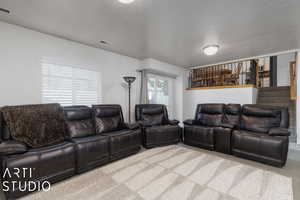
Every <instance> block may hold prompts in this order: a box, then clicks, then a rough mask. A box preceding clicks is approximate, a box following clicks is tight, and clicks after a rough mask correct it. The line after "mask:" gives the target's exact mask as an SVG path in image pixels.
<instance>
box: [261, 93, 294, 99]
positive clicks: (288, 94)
mask: <svg viewBox="0 0 300 200" xmlns="http://www.w3.org/2000/svg"><path fill="white" fill-rule="evenodd" d="M258 97H287V98H290V92H289V91H276V92H273V91H269V92H261V91H259V92H258Z"/></svg>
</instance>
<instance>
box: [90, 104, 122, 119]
mask: <svg viewBox="0 0 300 200" xmlns="http://www.w3.org/2000/svg"><path fill="white" fill-rule="evenodd" d="M92 108H93V109H94V112H95V116H96V117H114V116H117V115H120V111H121V109H120V107H119V106H97V105H95V106H93V107H92Z"/></svg>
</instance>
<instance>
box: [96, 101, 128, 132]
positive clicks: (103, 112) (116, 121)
mask: <svg viewBox="0 0 300 200" xmlns="http://www.w3.org/2000/svg"><path fill="white" fill-rule="evenodd" d="M92 109H93V115H94V122H95V128H96V134H101V133H106V132H111V131H117V130H120V129H122V128H123V126H122V125H123V123H124V119H123V114H122V109H121V106H120V105H93V106H92Z"/></svg>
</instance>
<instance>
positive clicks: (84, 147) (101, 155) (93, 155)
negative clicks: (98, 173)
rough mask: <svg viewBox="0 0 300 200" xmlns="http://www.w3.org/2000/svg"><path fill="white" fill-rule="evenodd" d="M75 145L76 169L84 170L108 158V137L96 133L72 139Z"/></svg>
mask: <svg viewBox="0 0 300 200" xmlns="http://www.w3.org/2000/svg"><path fill="white" fill-rule="evenodd" d="M72 141H73V142H74V143H75V147H76V158H77V160H76V167H77V171H78V172H81V171H85V170H88V169H91V168H94V167H96V166H99V165H101V164H103V163H105V162H107V161H108V160H109V147H108V144H109V142H108V137H105V136H101V135H97V136H90V137H84V138H74V139H73V140H72Z"/></svg>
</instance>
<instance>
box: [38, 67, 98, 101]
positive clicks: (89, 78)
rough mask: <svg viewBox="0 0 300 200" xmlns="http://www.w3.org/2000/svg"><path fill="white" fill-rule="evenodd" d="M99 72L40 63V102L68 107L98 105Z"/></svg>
mask: <svg viewBox="0 0 300 200" xmlns="http://www.w3.org/2000/svg"><path fill="white" fill-rule="evenodd" d="M98 79H99V72H95V71H89V70H85V69H79V68H74V67H70V66H62V65H56V64H49V63H42V102H43V103H60V104H61V105H63V106H68V105H88V106H90V105H92V104H97V103H99V81H98Z"/></svg>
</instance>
